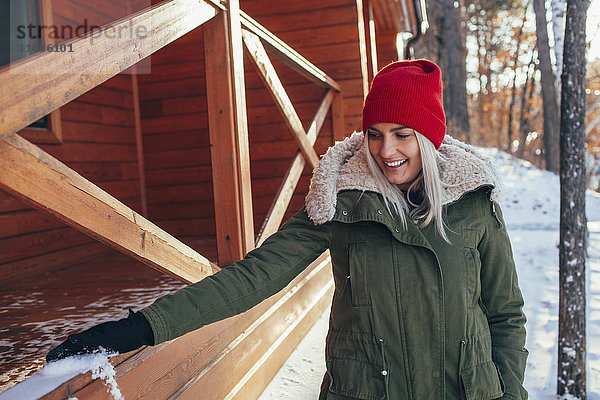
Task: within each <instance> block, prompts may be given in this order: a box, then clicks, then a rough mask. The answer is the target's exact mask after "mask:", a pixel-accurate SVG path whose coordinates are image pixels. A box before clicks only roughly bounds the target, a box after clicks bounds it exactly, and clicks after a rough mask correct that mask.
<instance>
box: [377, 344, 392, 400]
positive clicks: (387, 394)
mask: <svg viewBox="0 0 600 400" xmlns="http://www.w3.org/2000/svg"><path fill="white" fill-rule="evenodd" d="M377 342H378V343H379V347H380V348H381V364H382V365H383V369H382V370H381V375H383V381H384V386H385V398H386V399H388V400H389V399H390V389H389V386H388V380H389V370H388V367H387V363H386V361H385V348H384V346H383V339H382V338H379V339H378V340H377Z"/></svg>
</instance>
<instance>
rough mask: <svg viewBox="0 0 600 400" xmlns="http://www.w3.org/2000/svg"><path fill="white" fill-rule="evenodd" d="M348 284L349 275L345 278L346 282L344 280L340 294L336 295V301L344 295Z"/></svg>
mask: <svg viewBox="0 0 600 400" xmlns="http://www.w3.org/2000/svg"><path fill="white" fill-rule="evenodd" d="M348 282H350V275H348V276H346V280H344V286H342V290H340V292H339V293H338V295H337V297H338V299H341V298H342V296H343V295H344V292H345V291H346V286H348Z"/></svg>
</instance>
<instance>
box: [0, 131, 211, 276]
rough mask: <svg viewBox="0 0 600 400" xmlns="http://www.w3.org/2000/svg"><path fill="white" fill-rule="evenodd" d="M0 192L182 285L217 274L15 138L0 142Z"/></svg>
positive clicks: (47, 156)
mask: <svg viewBox="0 0 600 400" xmlns="http://www.w3.org/2000/svg"><path fill="white" fill-rule="evenodd" d="M0 188H1V189H4V190H6V191H7V192H9V193H11V194H13V195H14V196H16V197H19V198H20V199H22V200H23V201H25V202H26V203H27V204H29V205H31V206H33V207H35V208H38V209H40V210H42V211H45V212H48V213H50V214H52V215H54V216H56V217H58V218H59V219H61V220H62V221H64V222H65V223H67V224H68V225H70V226H72V227H74V228H76V229H77V230H79V231H81V232H83V233H85V234H87V235H89V236H91V237H93V238H95V239H98V240H100V241H101V242H104V243H106V244H108V245H109V246H112V247H114V248H116V249H117V250H119V251H121V252H123V253H125V254H128V255H131V256H133V257H134V258H136V259H138V260H139V261H141V262H143V263H145V264H147V265H149V266H151V267H153V268H155V269H157V270H159V271H162V272H165V273H167V274H169V275H172V276H174V277H176V278H178V279H180V280H182V281H184V282H188V283H193V282H197V281H199V280H201V279H203V278H204V277H206V276H208V275H211V274H212V273H213V270H218V267H216V266H215V265H214V264H212V263H211V262H210V261H209V260H208V259H206V258H205V257H203V256H202V255H200V254H199V253H197V252H196V251H195V250H193V249H191V248H190V247H188V246H187V245H185V244H183V243H182V242H180V241H179V240H177V239H176V238H174V237H173V236H171V235H169V234H168V233H167V232H165V231H163V230H162V229H160V228H159V227H157V226H156V225H154V224H153V223H152V222H150V221H148V220H147V219H145V218H144V217H142V216H141V215H139V214H137V213H136V212H135V211H133V210H131V209H130V208H129V207H127V206H125V205H124V204H123V203H121V202H120V201H119V200H117V199H115V198H114V197H112V196H111V195H110V194H108V193H106V192H105V191H103V190H102V189H100V188H99V187H98V186H96V185H94V184H93V183H91V182H90V181H88V180H86V179H85V178H83V177H82V176H81V175H79V174H77V173H76V172H75V171H73V170H72V169H70V168H69V167H67V166H66V165H64V164H62V163H61V162H60V161H58V160H57V159H55V158H54V157H52V156H51V155H50V154H48V153H46V152H44V151H43V150H42V149H40V148H39V147H37V146H35V145H33V144H31V143H29V142H28V141H26V140H25V139H23V138H21V137H20V136H18V135H16V134H13V135H11V136H9V137H7V138H5V139H3V140H0ZM213 267H214V268H213Z"/></svg>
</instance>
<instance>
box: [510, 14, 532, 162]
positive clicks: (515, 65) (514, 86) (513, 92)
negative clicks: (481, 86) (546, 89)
mask: <svg viewBox="0 0 600 400" xmlns="http://www.w3.org/2000/svg"><path fill="white" fill-rule="evenodd" d="M526 21H527V12H525V13H524V15H523V22H522V23H521V28H519V33H518V34H517V45H516V51H515V61H514V62H513V67H512V71H513V82H512V88H511V90H510V103H509V105H508V128H507V130H506V136H507V138H508V145H507V147H506V152H507V153H511V154H512V152H513V151H512V144H513V109H514V108H515V103H516V99H517V68H518V66H519V54H520V53H521V51H520V47H521V38H522V37H523V28H524V27H525V22H526ZM507 63H508V59H507Z"/></svg>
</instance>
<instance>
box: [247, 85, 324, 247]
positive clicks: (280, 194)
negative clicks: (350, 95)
mask: <svg viewBox="0 0 600 400" xmlns="http://www.w3.org/2000/svg"><path fill="white" fill-rule="evenodd" d="M334 96H335V91H334V90H332V89H330V90H328V91H327V93H326V94H325V97H323V100H322V101H321V104H320V105H319V108H318V109H317V112H316V113H315V117H314V118H313V120H312V122H311V124H310V127H309V129H308V133H307V139H308V142H309V143H310V145H311V147H312V145H314V143H315V141H316V140H317V135H318V134H319V131H320V130H321V126H323V122H325V117H326V116H327V112H328V111H329V107H330V106H331V103H332V102H333V98H334ZM305 164H306V161H305V159H304V157H303V155H302V154H301V153H299V152H298V153H297V154H296V156H295V157H294V161H292V165H291V166H290V168H289V169H288V170H287V172H286V174H285V178H284V179H283V183H282V184H281V186H280V188H279V190H278V191H277V194H276V195H275V200H274V201H273V204H272V205H271V208H270V209H269V212H268V214H267V218H266V219H265V221H264V222H263V225H262V228H261V230H260V233H259V235H258V238H257V241H256V246H257V247H258V246H260V245H261V244H262V243H263V242H264V241H265V240H266V239H267V238H268V237H269V236H271V235H272V234H273V233H275V232H276V231H277V229H279V226H280V225H281V221H282V220H283V217H284V215H285V212H286V210H287V208H288V205H289V204H290V200H291V199H292V195H293V194H294V191H295V190H296V185H297V184H298V181H299V180H300V176H301V175H302V171H303V170H304V165H305Z"/></svg>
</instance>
